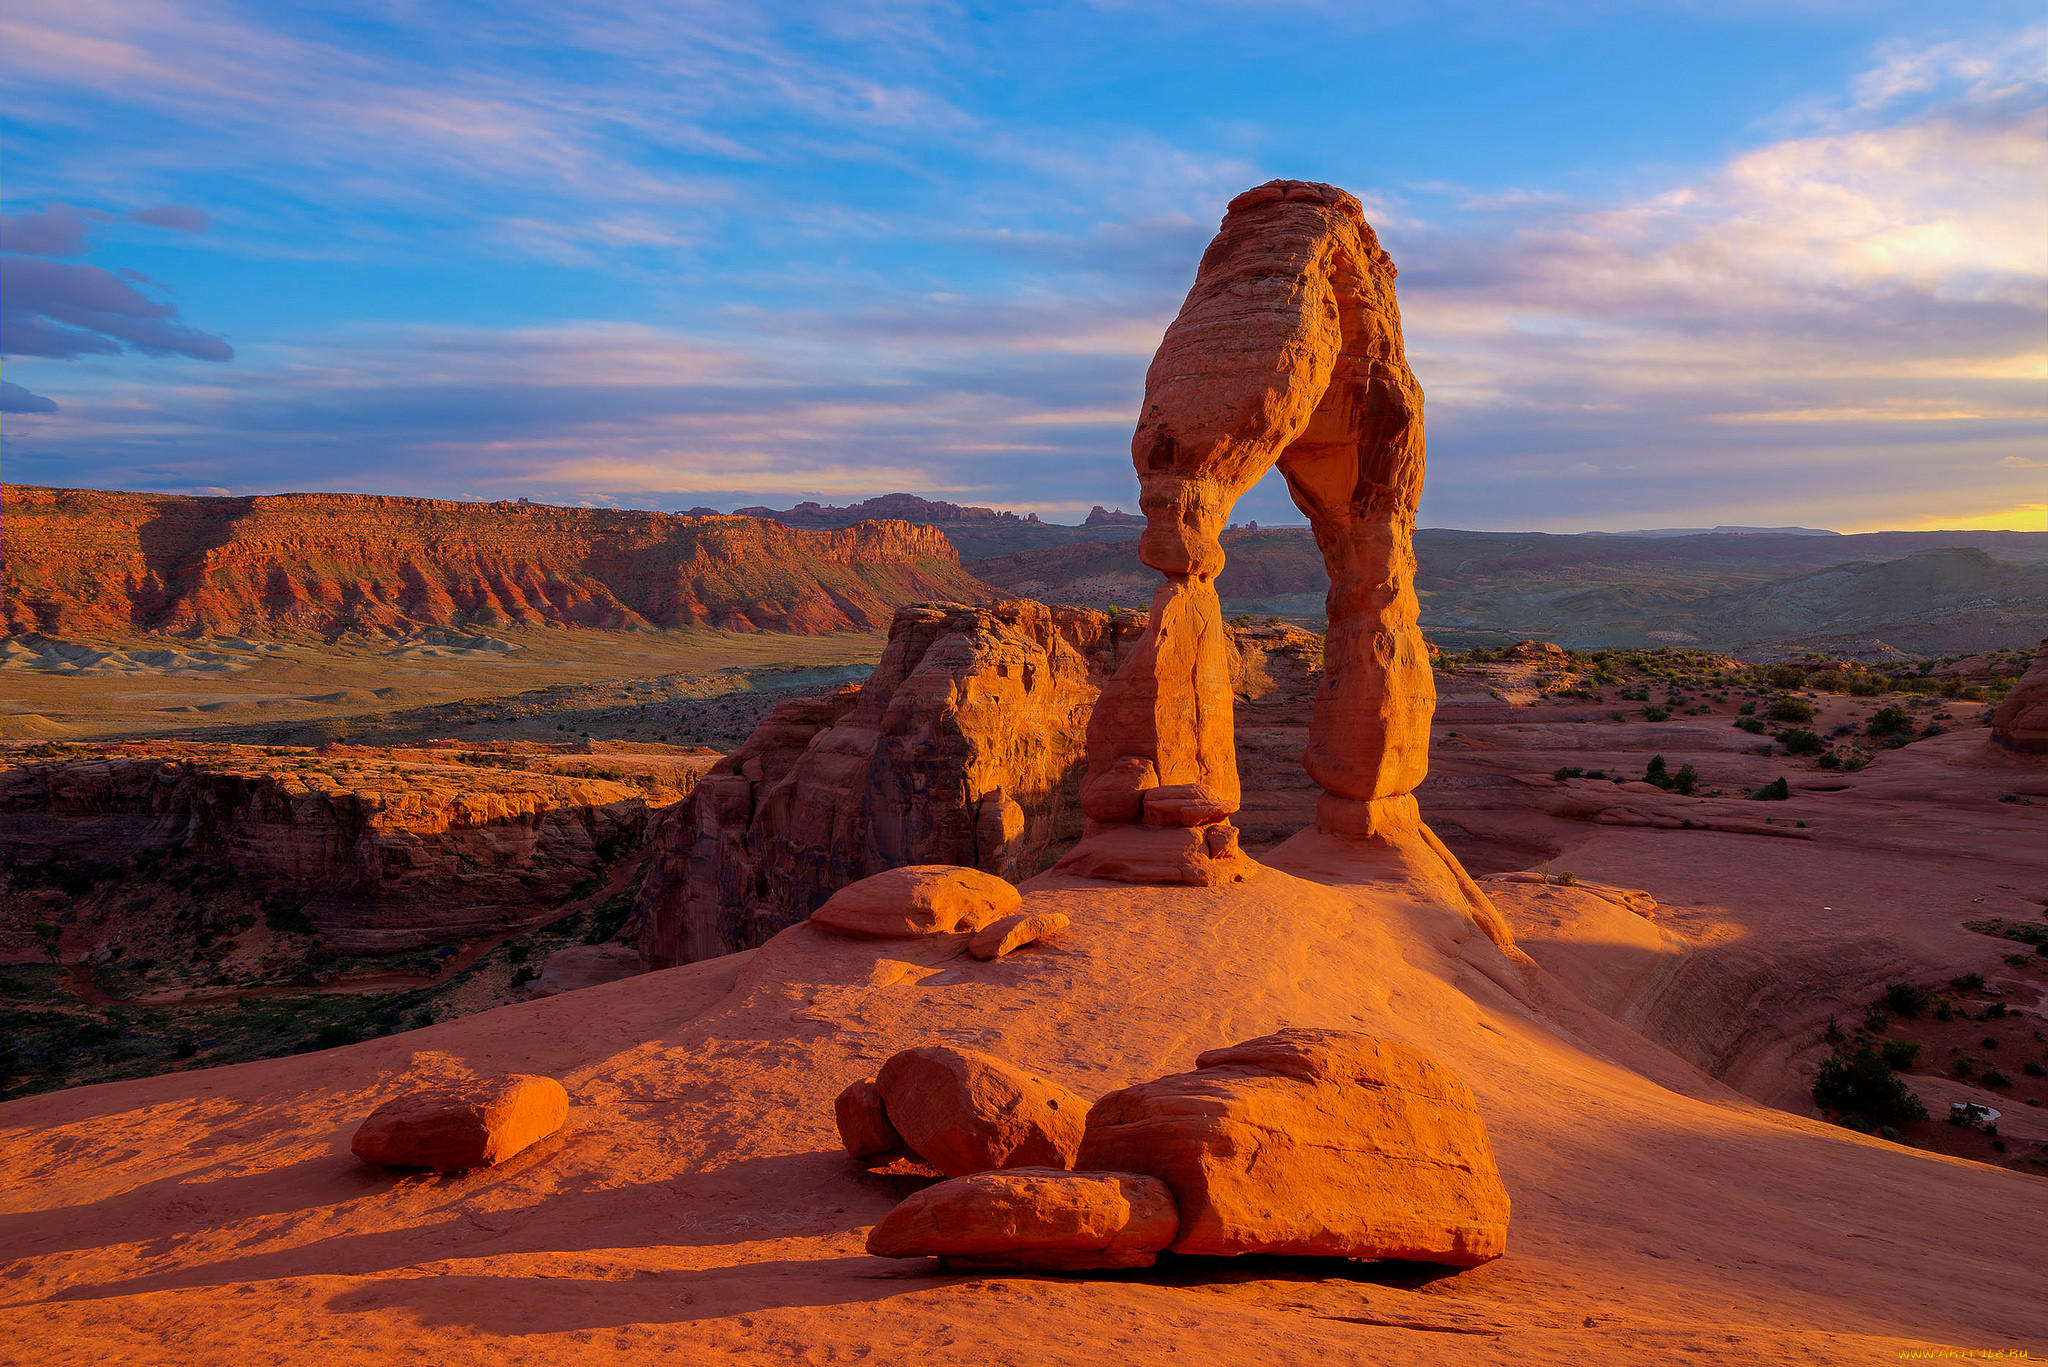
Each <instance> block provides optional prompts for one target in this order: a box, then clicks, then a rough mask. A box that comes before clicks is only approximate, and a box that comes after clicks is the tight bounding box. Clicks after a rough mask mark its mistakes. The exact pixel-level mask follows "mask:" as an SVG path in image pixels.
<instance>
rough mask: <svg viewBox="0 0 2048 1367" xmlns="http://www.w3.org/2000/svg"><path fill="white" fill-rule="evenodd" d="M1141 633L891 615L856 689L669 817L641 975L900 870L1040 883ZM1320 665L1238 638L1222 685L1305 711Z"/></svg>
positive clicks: (826, 701)
mask: <svg viewBox="0 0 2048 1367" xmlns="http://www.w3.org/2000/svg"><path fill="white" fill-rule="evenodd" d="M1142 629H1143V619H1142V618H1140V617H1138V616H1136V615H1135V614H1128V613H1126V614H1121V615H1111V614H1107V613H1102V612H1096V611H1093V610H1091V609H1087V608H1068V607H1047V606H1045V605H1043V604H1039V603H1033V602H1027V601H1012V602H1006V603H1000V604H997V605H994V606H992V607H987V608H972V607H966V606H962V605H958V604H925V605H920V606H915V607H908V608H904V609H903V610H901V611H900V612H898V613H897V614H896V618H895V621H894V622H893V623H892V624H891V626H890V631H889V645H888V648H887V650H886V651H885V653H884V654H883V656H882V662H881V664H880V665H879V666H877V668H876V670H875V672H874V674H873V675H872V676H871V677H870V678H869V679H868V680H867V682H865V683H864V684H861V685H858V686H849V687H847V688H844V689H841V690H840V691H839V692H837V693H833V694H828V695H825V696H823V697H814V698H802V699H798V700H795V701H792V702H788V703H785V704H783V705H782V706H781V707H778V708H777V709H776V710H775V711H774V712H773V713H772V714H770V715H769V717H768V718H767V719H766V720H765V721H763V722H762V723H761V725H760V726H759V727H758V728H757V729H756V730H755V732H754V733H753V735H752V736H751V737H749V738H748V740H747V742H746V744H745V745H743V746H741V747H740V748H739V749H738V750H737V751H735V752H733V753H732V754H731V755H728V756H727V757H725V758H724V759H723V760H720V761H719V762H718V764H717V765H715V766H714V767H713V769H712V770H711V772H709V773H708V774H706V776H705V777H704V779H703V781H702V782H701V783H700V784H699V785H698V788H697V791H696V792H695V793H694V794H693V795H692V796H691V797H690V798H689V799H688V800H686V801H684V802H682V803H679V804H677V805H676V806H675V807H673V808H671V809H670V810H669V811H668V812H667V813H666V814H665V815H664V816H663V817H662V819H661V821H660V823H659V824H658V825H657V828H656V831H655V834H654V836H653V843H654V847H655V849H654V856H653V860H652V862H651V863H650V865H649V869H648V875H647V881H646V883H645V885H644V886H643V888H642V891H641V894H640V901H639V905H638V912H637V915H638V920H639V925H640V943H641V952H642V956H643V958H644V959H645V961H646V962H647V964H648V965H649V966H650V967H656V968H660V967H668V966H670V965H673V964H678V963H687V962H691V961H693V960H696V959H702V958H708V957H711V956H713V955H716V954H723V953H728V952H730V951H732V950H735V949H744V948H748V947H750V946H753V945H758V944H760V943H762V942H763V941H765V940H766V939H767V938H768V937H769V936H771V935H773V934H774V933H775V932H776V931H778V930H781V929H782V928H783V927H785V926H788V925H791V924H793V923H794V922H796V921H800V920H802V919H803V918H804V917H806V916H807V915H809V914H810V912H811V911H812V910H813V909H814V908H815V907H816V906H817V905H818V904H819V903H820V902H822V901H824V900H825V898H826V897H828V896H830V895H831V894H832V893H833V892H835V891H836V890H838V889H839V888H841V887H843V886H845V885H846V884H847V883H849V882H852V881H853V880H854V879H857V878H862V877H866V876H867V875H868V874H871V873H878V872H880V871H882V870H883V869H888V868H894V867H896V866H898V865H902V864H918V863H940V864H962V865H967V866H970V867H974V868H979V869H984V870H987V871H988V872H990V873H996V874H1001V875H1002V876H1004V877H1006V878H1010V879H1021V878H1026V877H1029V876H1031V875H1032V874H1035V873H1038V872H1040V871H1042V870H1044V869H1045V868H1047V867H1049V866H1050V865H1051V864H1052V863H1053V862H1054V861H1055V860H1056V859H1057V858H1058V857H1059V856H1060V854H1061V853H1063V852H1064V851H1065V850H1066V848H1067V847H1068V846H1069V845H1071V844H1072V842H1073V841H1074V839H1075V837H1076V836H1078V835H1079V834H1080V830H1081V819H1082V818H1081V811H1080V805H1079V797H1078V795H1079V785H1080V778H1081V768H1082V749H1083V733H1084V731H1085V728H1086V721H1087V716H1088V713H1089V711H1090V710H1091V709H1092V708H1093V707H1094V705H1095V699H1096V698H1097V696H1098V695H1099V694H1100V693H1101V691H1102V686H1103V684H1104V683H1105V682H1106V681H1107V680H1108V679H1109V678H1110V677H1111V676H1113V675H1114V674H1115V672H1116V670H1117V668H1118V667H1119V665H1120V664H1121V662H1122V660H1123V659H1124V657H1125V656H1126V655H1127V654H1128V652H1129V650H1130V649H1131V647H1132V645H1133V644H1134V643H1135V641H1136V639H1137V637H1138V635H1139V633H1140V631H1141V630H1142ZM1320 646H1321V641H1320V638H1318V637H1315V636H1311V635H1309V634H1308V633H1305V632H1299V631H1292V630H1289V629H1286V628H1273V629H1267V630H1263V631H1247V632H1240V633H1236V634H1235V635H1234V637H1233V651H1232V655H1231V672H1232V678H1233V683H1234V685H1235V686H1236V688H1237V690H1238V692H1239V694H1240V696H1243V697H1246V698H1248V699H1261V698H1281V697H1284V698H1287V699H1289V700H1291V701H1293V702H1295V703H1297V704H1298V703H1300V702H1303V701H1305V700H1306V699H1307V697H1309V696H1310V695H1311V694H1312V693H1313V691H1314V682H1313V680H1314V676H1315V674H1316V670H1317V666H1318V664H1319V661H1320Z"/></svg>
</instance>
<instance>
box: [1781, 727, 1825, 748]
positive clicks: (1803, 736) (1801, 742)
mask: <svg viewBox="0 0 2048 1367" xmlns="http://www.w3.org/2000/svg"><path fill="white" fill-rule="evenodd" d="M1778 744H1780V745H1782V746H1784V747H1785V750H1786V753H1788V754H1793V755H1817V754H1819V753H1820V752H1821V751H1823V750H1825V749H1827V748H1828V743H1827V742H1826V741H1824V740H1822V739H1821V738H1820V737H1819V736H1817V735H1815V734H1814V733H1813V732H1811V731H1807V730H1804V729H1802V728H1800V727H1797V726H1792V727H1787V728H1786V729H1785V730H1783V731H1780V732H1779V733H1778Z"/></svg>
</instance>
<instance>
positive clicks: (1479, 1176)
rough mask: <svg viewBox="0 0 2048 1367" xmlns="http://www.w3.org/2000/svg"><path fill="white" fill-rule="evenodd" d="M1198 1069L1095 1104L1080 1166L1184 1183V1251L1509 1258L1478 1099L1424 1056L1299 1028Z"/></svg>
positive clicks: (1463, 1261) (1178, 1193)
mask: <svg viewBox="0 0 2048 1367" xmlns="http://www.w3.org/2000/svg"><path fill="white" fill-rule="evenodd" d="M1196 1069H1197V1070H1196V1071H1195V1072H1192V1073H1178V1074H1175V1075H1173V1076H1171V1077H1163V1078H1160V1079H1158V1080H1157V1081H1154V1082H1141V1083H1139V1084H1138V1085H1137V1086H1135V1087H1126V1088H1124V1089H1123V1090H1122V1091H1117V1092H1111V1093H1110V1094H1109V1095H1108V1096H1105V1097H1103V1098H1102V1099H1101V1100H1100V1101H1097V1102H1096V1103H1095V1105H1094V1107H1093V1109H1091V1110H1090V1111H1089V1114H1088V1132H1087V1136H1086V1138H1085V1139H1084V1140H1083V1141H1082V1145H1081V1155H1080V1158H1079V1159H1078V1160H1077V1161H1078V1163H1079V1165H1080V1166H1081V1167H1082V1168H1086V1169H1098V1168H1099V1169H1104V1170H1114V1171H1123V1172H1144V1173H1150V1174H1151V1175H1153V1176H1154V1177H1158V1178H1160V1179H1161V1180H1162V1181H1164V1182H1165V1183H1166V1185H1167V1186H1168V1187H1170V1188H1172V1190H1173V1195H1174V1200H1175V1201H1176V1202H1177V1203H1178V1205H1179V1209H1180V1220H1181V1227H1180V1233H1179V1235H1178V1237H1176V1238H1175V1240H1174V1243H1173V1248H1174V1250H1175V1251H1176V1252H1179V1253H1211V1254H1238V1253H1283V1254H1292V1255H1296V1256H1311V1257H1341V1258H1405V1259H1409V1260H1412V1261H1417V1262H1437V1263H1448V1264H1453V1265H1456V1266H1460V1267H1469V1266H1473V1265H1475V1264H1478V1263H1483V1262H1486V1261H1488V1260H1489V1259H1492V1258H1498V1257H1499V1256H1500V1255H1501V1254H1502V1253H1503V1252H1505V1251H1506V1249H1507V1232H1508V1196H1507V1193H1506V1191H1504V1190H1503V1189H1502V1187H1501V1182H1500V1174H1499V1173H1498V1172H1497V1171H1496V1170H1495V1168H1494V1161H1493V1149H1492V1147H1491V1146H1490V1145H1489V1144H1488V1143H1487V1139H1486V1127H1485V1125H1484V1124H1483V1123H1482V1122H1481V1121H1480V1119H1479V1114H1478V1112H1477V1110H1476V1109H1475V1108H1474V1105H1473V1101H1472V1093H1471V1092H1470V1091H1469V1090H1468V1089H1467V1088H1466V1086H1465V1084H1464V1083H1463V1082H1460V1081H1459V1080H1458V1078H1457V1076H1456V1075H1455V1074H1453V1073H1452V1072H1451V1071H1450V1070H1449V1069H1447V1068H1445V1067H1443V1065H1441V1064H1439V1063H1438V1062H1436V1060H1434V1059H1432V1058H1431V1057H1429V1055H1427V1054H1425V1053H1423V1052H1422V1051H1421V1050H1419V1049H1415V1048H1411V1047H1410V1046H1408V1045H1405V1044H1398V1043H1394V1042H1391V1041H1386V1040H1377V1039H1372V1038H1370V1037H1368V1036H1364V1035H1360V1034H1357V1033H1356V1032H1353V1031H1345V1030H1300V1029H1293V1030H1283V1031H1281V1032H1279V1033H1278V1034H1274V1035H1268V1036H1265V1037H1264V1038H1261V1039H1255V1040H1249V1041H1246V1042H1245V1043H1243V1044H1239V1045H1235V1046H1232V1047H1230V1048H1225V1049H1212V1050H1210V1051H1208V1052H1207V1053H1204V1054H1203V1055H1201V1057H1200V1058H1198V1059H1197V1060H1196Z"/></svg>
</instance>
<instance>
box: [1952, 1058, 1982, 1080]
mask: <svg viewBox="0 0 2048 1367" xmlns="http://www.w3.org/2000/svg"><path fill="white" fill-rule="evenodd" d="M1954 1071H1955V1075H1956V1076H1957V1077H1960V1078H1969V1077H1974V1076H1976V1073H1977V1065H1976V1064H1974V1063H1972V1062H1970V1061H1969V1060H1968V1059H1966V1058H1959V1059H1957V1060H1956V1062H1955V1069H1954Z"/></svg>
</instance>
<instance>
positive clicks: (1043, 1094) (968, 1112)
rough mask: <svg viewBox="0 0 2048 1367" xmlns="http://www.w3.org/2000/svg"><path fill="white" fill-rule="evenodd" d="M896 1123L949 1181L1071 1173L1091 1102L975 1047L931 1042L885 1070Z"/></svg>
mask: <svg viewBox="0 0 2048 1367" xmlns="http://www.w3.org/2000/svg"><path fill="white" fill-rule="evenodd" d="M875 1085H876V1089H877V1090H878V1091H880V1093H881V1095H882V1104H883V1107H884V1108H885V1109H886V1111H887V1113H888V1117H889V1123H890V1124H892V1125H894V1126H895V1127H896V1132H897V1133H898V1134H900V1135H902V1136H903V1142H904V1143H905V1144H906V1145H908V1146H909V1147H910V1149H911V1151H912V1152H914V1153H916V1154H917V1156H918V1157H920V1158H922V1159H924V1160H925V1161H926V1162H928V1163H930V1164H931V1165H932V1166H933V1167H935V1168H937V1169H938V1170H939V1171H940V1172H942V1173H944V1174H946V1176H948V1177H964V1176H966V1175H967V1174H969V1173H974V1172H987V1171H989V1170H990V1169H992V1168H1071V1167H1073V1166H1074V1153H1075V1151H1076V1150H1077V1149H1079V1148H1080V1145H1081V1131H1082V1128H1083V1126H1084V1124H1085V1123H1086V1121H1087V1116H1088V1103H1087V1102H1085V1101H1083V1100H1082V1099H1081V1098H1080V1097H1078V1096H1076V1095H1075V1094H1074V1093H1072V1092H1070V1091H1068V1090H1067V1089H1066V1088H1064V1087H1062V1086H1060V1085H1058V1084H1057V1083H1053V1082H1048V1081H1046V1080H1045V1079H1044V1078H1042V1077H1037V1076H1035V1075H1033V1074H1031V1073H1027V1072H1025V1071H1024V1070H1023V1069H1022V1068H1018V1067H1016V1066H1014V1065H1012V1064H1009V1063H1005V1062H1004V1061H1003V1060H1001V1059H999V1058H994V1057H992V1056H990V1055H988V1054H983V1053H977V1052H976V1051H974V1050H972V1049H955V1048H953V1047H951V1046H950V1045H944V1044H929V1045H925V1046H923V1047H922V1048H917V1049H906V1050H904V1051H903V1052H902V1053H900V1054H897V1055H896V1056H894V1057H893V1058H891V1059H890V1060H889V1061H888V1062H887V1063H884V1064H883V1065H882V1071H881V1072H880V1074H878V1075H877V1076H876V1078H875Z"/></svg>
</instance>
